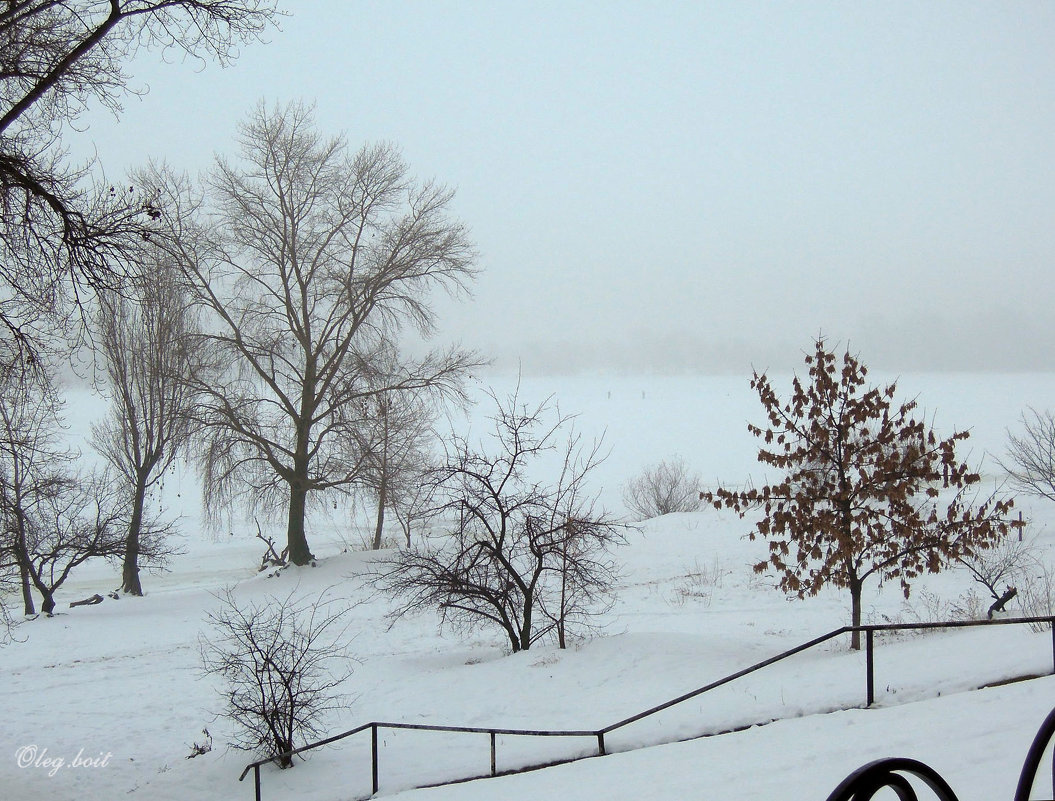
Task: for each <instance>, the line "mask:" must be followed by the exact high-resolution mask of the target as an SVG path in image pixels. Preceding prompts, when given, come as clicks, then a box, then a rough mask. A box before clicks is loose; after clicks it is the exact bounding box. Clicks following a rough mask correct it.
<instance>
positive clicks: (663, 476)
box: [623, 456, 700, 520]
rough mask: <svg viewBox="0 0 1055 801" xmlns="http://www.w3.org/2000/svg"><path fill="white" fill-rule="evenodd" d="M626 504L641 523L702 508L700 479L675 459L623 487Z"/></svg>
mask: <svg viewBox="0 0 1055 801" xmlns="http://www.w3.org/2000/svg"><path fill="white" fill-rule="evenodd" d="M623 503H624V504H625V505H626V509H627V511H628V512H630V514H631V515H632V516H633V517H635V518H636V519H638V520H648V519H650V518H653V517H659V516H660V515H666V514H670V513H671V512H695V511H696V510H698V509H699V508H700V476H699V474H698V473H693V472H692V471H691V470H690V469H689V466H688V464H686V462H685V460H684V459H682V458H681V457H680V456H675V457H674V458H672V459H670V460H666V459H665V460H663V461H662V462H660V463H659V464H655V465H649V466H648V467H646V468H645V469H644V470H642V471H641V473H640V475H638V476H636V477H635V478H632V479H630V480H629V481H628V482H626V484H625V485H624V486H623Z"/></svg>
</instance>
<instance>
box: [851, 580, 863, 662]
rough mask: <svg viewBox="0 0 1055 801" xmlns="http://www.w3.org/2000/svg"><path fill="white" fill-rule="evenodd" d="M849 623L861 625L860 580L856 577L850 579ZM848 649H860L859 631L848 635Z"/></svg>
mask: <svg viewBox="0 0 1055 801" xmlns="http://www.w3.org/2000/svg"><path fill="white" fill-rule="evenodd" d="M850 625H852V626H860V625H861V581H860V580H858V579H850ZM850 649H851V650H853V651H860V650H861V632H859V631H855V632H853V633H852V634H851V635H850Z"/></svg>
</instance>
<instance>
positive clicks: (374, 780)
mask: <svg viewBox="0 0 1055 801" xmlns="http://www.w3.org/2000/svg"><path fill="white" fill-rule="evenodd" d="M1043 624H1046V625H1048V626H1050V627H1051V631H1052V673H1055V616H1041V617H1019V618H1002V619H996V620H966V621H964V620H960V621H948V622H940V623H880V624H870V625H864V626H843V627H842V628H838V629H835V630H833V631H829V632H828V633H827V634H823V635H821V636H820V637H815V638H814V639H812V640H810V641H808V642H805V643H802V644H801V645H797V646H795V647H794V648H790V649H788V650H787V651H783V652H781V653H779V654H777V655H776V656H773V657H770V658H769V659H765V660H763V661H761V662H757V663H755V664H753V665H751V666H750V667H746V668H744V669H743V670H739V671H737V672H736V673H731V674H730V675H728V676H725V677H723V678H721V679H718V680H717V681H713V682H711V683H710V684H705V685H704V686H702V687H699V688H697V689H695V690H692V691H691V692H687V693H685V694H684V695H679V696H678V697H677V698H672V699H671V700H669V701H666V702H664V703H662V704H658V705H656V706H653V707H651V708H649V709H646V710H645V711H644V712H639V713H637V714H636V715H631V716H630V717H628V718H624V719H623V720H620V721H618V722H616V723H613V724H611V725H609V726H604V727H603V728H600V729H579V730H572V729H558V730H545V729H511V728H493V727H474V726H443V725H432V724H422V723H389V722H382V721H372V722H370V723H364V724H363V725H361V726H357V727H356V728H354V729H349V730H348V731H345V732H341V733H340V734H335V735H333V736H332V737H327V738H325V739H323V740H318V741H316V742H313V743H309V744H307V745H304V746H301V747H300V748H296V749H293V750H292V751H287V752H285V753H284V754H278V755H276V756H273V757H268V758H267V759H260V760H257V761H256V762H252V763H250V764H248V765H246V767H245V769H244V770H243V771H242V773H241V775H240V776H239V777H238V780H239V781H242V780H244V779H245V777H246V776H247V775H248V774H249V771H253V781H254V786H255V792H256V801H261V795H260V793H261V790H260V768H261V767H262V766H263V765H266V764H268V763H269V762H275V761H277V760H278V759H280V758H281V757H289V756H294V755H296V754H300V753H303V752H305V751H311V750H313V749H315V748H320V747H322V746H324V745H330V744H331V743H335V742H337V741H339V740H343V739H345V738H348V737H352V736H354V735H356V734H360V733H362V732H365V731H368V730H369V731H370V767H371V788H372V791H371V792H372V794H376V793H377V791H378V788H379V783H378V748H377V732H378V730H379V729H392V730H413V731H435V732H450V733H460V734H487V735H489V736H490V745H491V770H490V774H489V775H491V776H497V775H499V771H498V770H497V761H496V751H495V749H496V742H495V738H496V736H497V735H500V734H501V735H513V736H521V737H588V738H592V739H595V740H596V742H597V751H596V753H595V754H589V755H587V756H605V755H606V754H607V753H608V751H607V750H606V746H605V735H607V734H610V733H611V732H613V731H616V730H617V729H621V728H623V727H624V726H629V725H630V724H631V723H636V722H638V721H640V720H642V719H644V718H647V717H651V716H652V715H655V714H658V713H659V712H662V711H663V710H665V709H669V708H670V707H673V706H676V705H678V704H681V703H684V702H685V701H688V700H690V699H692V698H696V697H698V696H700V695H703V694H704V693H707V692H710V691H711V690H714V689H716V688H718V687H722V686H723V685H726V684H729V683H730V682H733V681H736V680H737V679H741V678H743V677H744V676H748V675H750V674H752V673H756V672H757V671H760V670H763V669H764V668H767V667H769V666H770V665H774V664H776V663H777V662H781V661H783V660H785V659H788V658H789V657H792V656H794V655H795V654H799V653H802V652H803V651H807V650H809V649H811V648H815V647H817V646H818V645H822V644H823V643H826V642H828V641H829V640H833V639H835V638H837V637H841V636H843V635H845V634H851V633H853V632H864V634H865V699H866V701H865V706H866V707H869V706H872V704H874V703H875V645H876V643H875V634H876V632H896V631H913V630H931V629H952V628H973V627H980V628H981V627H991V626H1005V625H1033V626H1036V625H1043ZM1031 677H1032V676H1031ZM661 742H662V741H660V742H656V743H651V744H650V745H659V744H661ZM584 758H586V756H577V757H576V756H573V757H568V758H567V759H563V760H558V761H559V762H572V761H575V760H578V759H584ZM547 764H555V762H550V763H547ZM535 767H537V766H535ZM518 769H519V770H524V769H526V768H518ZM485 775H486V774H485ZM471 778H483V775H473V776H464V777H462V778H460V779H454V780H450V781H448V782H442V783H445V784H446V783H453V782H454V781H465V780H467V779H471Z"/></svg>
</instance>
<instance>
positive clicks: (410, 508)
mask: <svg viewBox="0 0 1055 801" xmlns="http://www.w3.org/2000/svg"><path fill="white" fill-rule="evenodd" d="M376 364H377V366H376V367H375V369H374V370H373V371H372V372H371V374H370V375H369V376H367V381H368V384H369V385H371V386H376V387H378V388H384V387H387V386H392V385H394V384H398V382H399V370H400V369H401V368H400V364H399V357H398V354H397V353H396V351H395V349H394V348H392V347H391V346H387V347H385V348H384V350H383V352H382V353H381V354H379V358H378V359H376ZM433 401H434V398H432V397H430V396H429V395H427V394H425V393H422V392H419V391H415V390H395V391H389V392H382V393H380V394H378V395H377V396H375V397H374V398H371V399H369V400H368V401H367V402H366V406H365V411H366V414H365V420H364V426H363V428H362V430H361V433H360V437H361V444H360V445H359V449H360V451H361V452H362V453H363V454H364V455H365V460H364V462H363V470H362V477H361V479H360V484H361V486H362V487H363V489H364V490H365V491H366V492H368V493H370V494H372V495H373V497H374V499H375V500H376V506H375V509H376V514H375V516H374V538H373V542H372V543H371V544H372V546H373V549H374V550H375V551H376V550H377V549H379V548H380V547H381V545H382V535H383V533H384V525H385V512H386V511H387V510H389V509H391V510H392V511H393V512H394V513H395V514H396V516H397V518H399V520H400V524H401V526H403V533H404V536H406V537H409V536H410V518H411V517H412V516H413V515H414V506H415V504H416V503H417V501H418V500H419V499H420V498H421V493H420V488H421V487H422V486H423V485H425V484H426V483H427V481H426V480H425V475H426V472H427V467H428V465H429V464H430V463H431V462H432V457H431V452H430V451H431V450H432V446H433V445H434V444H435V442H436V439H437V437H436V433H435V431H434V429H433V424H434V423H435V419H436V415H437V411H438V410H437V409H436V405H435V403H434V402H433Z"/></svg>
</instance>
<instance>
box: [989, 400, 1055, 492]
mask: <svg viewBox="0 0 1055 801" xmlns="http://www.w3.org/2000/svg"><path fill="white" fill-rule="evenodd" d="M1022 429H1023V430H1022V433H1021V434H1013V433H1011V432H1010V431H1009V432H1008V434H1007V461H1006V462H1000V466H1001V467H1003V468H1004V470H1006V471H1007V474H1008V475H1009V476H1010V477H1011V481H1012V482H1013V483H1014V485H1015V487H1016V488H1017V489H1018V491H1019V492H1024V493H1026V494H1027V495H1036V496H1037V497H1040V498H1047V499H1048V500H1051V501H1055V414H1053V413H1052V412H1051V411H1049V410H1045V411H1043V412H1038V411H1037V410H1036V409H1030V410H1029V411H1028V413H1027V412H1023V414H1022Z"/></svg>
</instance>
